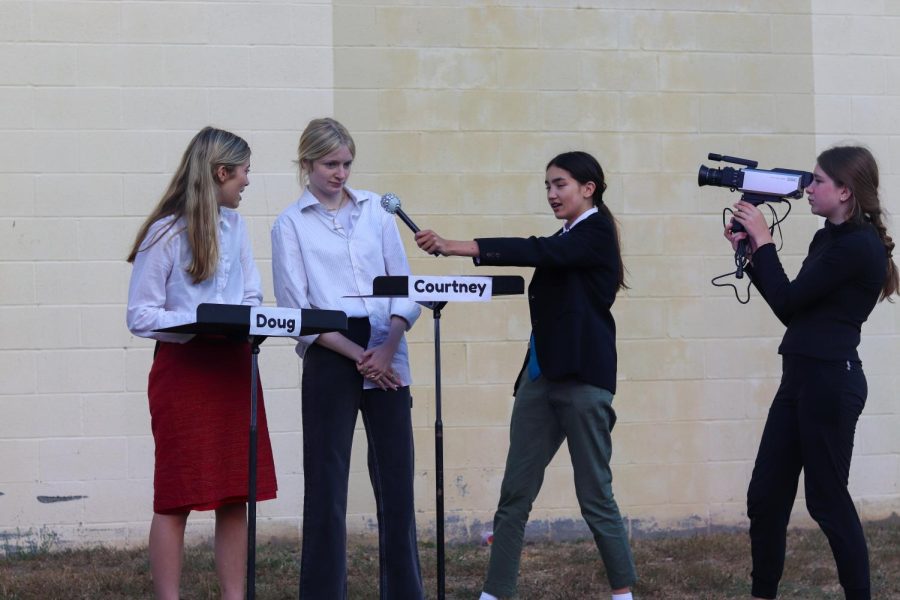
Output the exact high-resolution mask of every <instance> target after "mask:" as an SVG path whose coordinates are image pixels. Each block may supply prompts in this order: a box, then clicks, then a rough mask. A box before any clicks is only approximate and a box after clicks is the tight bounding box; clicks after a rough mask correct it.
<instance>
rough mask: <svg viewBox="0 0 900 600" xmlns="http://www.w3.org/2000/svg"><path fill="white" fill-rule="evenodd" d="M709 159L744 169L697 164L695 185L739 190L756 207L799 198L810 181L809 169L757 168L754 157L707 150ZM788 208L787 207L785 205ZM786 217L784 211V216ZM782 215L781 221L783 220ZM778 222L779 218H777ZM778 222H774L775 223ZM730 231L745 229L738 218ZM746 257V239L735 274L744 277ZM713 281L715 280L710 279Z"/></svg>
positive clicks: (737, 255)
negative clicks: (749, 158) (750, 158)
mask: <svg viewBox="0 0 900 600" xmlns="http://www.w3.org/2000/svg"><path fill="white" fill-rule="evenodd" d="M708 158H709V160H719V161H724V162H729V163H733V164H736V165H743V166H744V167H746V168H744V169H735V168H733V167H722V168H721V169H714V168H710V167H706V166H704V165H700V171H699V172H698V173H697V184H698V185H700V186H701V187H702V186H704V185H714V186H718V187H724V188H728V189H730V190H731V191H732V192H733V191H735V190H737V191H739V192H741V200H743V201H745V202H749V203H750V204H753V205H754V206H759V205H760V204H763V203H764V202H781V201H783V200H786V199H788V198H793V199H797V198H802V197H803V190H805V189H806V187H807V186H809V184H810V183H812V180H813V174H812V173H810V172H808V171H796V170H794V169H771V170H765V169H757V168H756V167H757V165H758V164H759V163H757V162H756V161H755V160H748V159H746V158H737V157H734V156H724V155H722V154H714V153H710V154H709V156H708ZM788 210H790V207H788ZM784 216H785V217H786V216H787V214H785V215H784ZM783 219H784V217H782V219H781V220H783ZM778 222H780V220H779V221H778ZM776 224H777V223H776ZM731 230H732V231H734V232H736V231H744V226H743V225H741V224H740V223H738V222H737V221H733V222H732V228H731ZM746 257H747V243H746V240H741V242H740V243H739V245H738V250H737V252H735V265H736V267H737V269H736V270H735V273H734V275H735V277H736V278H737V279H741V278H742V277H743V276H744V264H745V262H746ZM713 281H714V283H715V280H713Z"/></svg>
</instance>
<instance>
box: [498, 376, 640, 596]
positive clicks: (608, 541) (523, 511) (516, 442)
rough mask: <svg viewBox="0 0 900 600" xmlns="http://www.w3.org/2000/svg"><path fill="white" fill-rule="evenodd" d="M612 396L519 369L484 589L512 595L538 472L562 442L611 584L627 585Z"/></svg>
mask: <svg viewBox="0 0 900 600" xmlns="http://www.w3.org/2000/svg"><path fill="white" fill-rule="evenodd" d="M612 399H613V395H612V394H611V393H610V392H609V391H607V390H605V389H603V388H600V387H596V386H593V385H588V384H585V383H580V382H577V381H567V382H559V383H554V382H552V381H549V380H547V379H546V378H544V377H539V378H538V379H537V380H536V381H531V380H530V379H529V378H528V376H527V375H525V374H524V373H523V375H522V376H521V380H520V382H519V387H518V391H517V392H516V401H515V404H514V406H513V412H512V420H511V423H510V428H509V454H508V455H507V458H506V471H505V472H504V474H503V483H502V485H501V488H500V502H499V504H498V506H497V513H496V514H495V516H494V542H493V545H492V547H491V560H490V566H489V567H488V574H487V580H486V581H485V584H484V591H486V592H488V593H489V594H492V595H494V596H498V597H501V598H502V597H508V596H512V595H514V594H515V591H516V579H517V578H518V575H519V559H520V557H521V554H522V543H523V541H524V537H525V524H526V523H527V522H528V514H529V513H530V512H531V507H532V504H533V503H534V499H535V498H536V497H537V495H538V492H539V491H540V489H541V484H542V483H543V481H544V470H545V469H546V468H547V465H548V464H549V463H550V460H551V459H552V458H553V455H554V454H556V451H557V450H559V447H560V445H561V444H562V441H563V440H564V439H566V440H568V446H569V454H570V456H571V458H572V469H573V471H574V475H575V492H576V494H577V496H578V504H579V505H580V507H581V514H582V516H583V517H584V519H585V521H587V524H588V527H589V528H590V530H591V533H592V534H593V536H594V541H595V542H596V544H597V548H598V549H599V550H600V556H601V558H602V559H603V564H604V565H605V566H606V573H607V577H608V579H609V584H610V587H611V588H612V589H618V588H623V587H628V586H631V585H633V584H634V582H635V579H636V576H635V571H634V559H633V558H632V556H631V547H630V546H629V544H628V533H627V532H626V530H625V525H624V523H623V522H622V516H621V515H620V514H619V507H618V506H617V505H616V501H615V500H614V499H613V492H612V472H611V471H610V469H609V460H610V456H611V455H612V438H611V437H610V431H612V428H613V425H615V422H616V413H615V411H613V408H612Z"/></svg>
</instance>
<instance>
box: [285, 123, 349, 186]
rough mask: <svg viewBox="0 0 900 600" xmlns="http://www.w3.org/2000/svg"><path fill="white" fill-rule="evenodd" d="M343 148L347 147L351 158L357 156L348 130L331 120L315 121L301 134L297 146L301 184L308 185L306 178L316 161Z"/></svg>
mask: <svg viewBox="0 0 900 600" xmlns="http://www.w3.org/2000/svg"><path fill="white" fill-rule="evenodd" d="M341 146H347V149H348V150H350V156H353V157H355V156H356V144H355V143H354V142H353V137H352V136H351V135H350V132H349V131H347V128H346V127H344V126H343V125H341V124H340V123H339V122H338V121H336V120H334V119H331V118H328V117H326V118H324V119H313V120H312V121H310V122H309V124H308V125H307V126H306V129H304V130H303V133H302V134H300V143H299V144H297V165H298V166H299V167H300V183H301V185H306V177H307V176H308V175H309V169H310V167H311V166H312V163H313V162H314V161H317V160H319V159H320V158H322V157H323V156H325V155H326V154H331V153H332V152H334V151H335V150H337V149H338V148H340V147H341Z"/></svg>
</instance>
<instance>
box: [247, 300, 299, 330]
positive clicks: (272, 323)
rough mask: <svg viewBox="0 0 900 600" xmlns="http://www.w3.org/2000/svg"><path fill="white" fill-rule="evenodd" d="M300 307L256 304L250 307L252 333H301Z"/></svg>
mask: <svg viewBox="0 0 900 600" xmlns="http://www.w3.org/2000/svg"><path fill="white" fill-rule="evenodd" d="M300 315H301V312H300V309H299V308H277V307H275V306H254V307H252V308H251V309H250V335H266V336H269V337H291V336H297V335H300Z"/></svg>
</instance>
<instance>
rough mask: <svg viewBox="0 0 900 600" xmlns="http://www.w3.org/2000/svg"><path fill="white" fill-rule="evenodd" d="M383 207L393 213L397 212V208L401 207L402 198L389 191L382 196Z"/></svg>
mask: <svg viewBox="0 0 900 600" xmlns="http://www.w3.org/2000/svg"><path fill="white" fill-rule="evenodd" d="M381 208H383V209H384V210H386V211H388V212H389V213H391V214H392V215H394V214H397V209H399V208H400V198H398V197H397V196H395V195H394V194H392V193H390V192H388V193H387V194H385V195H384V196H382V197H381Z"/></svg>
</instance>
